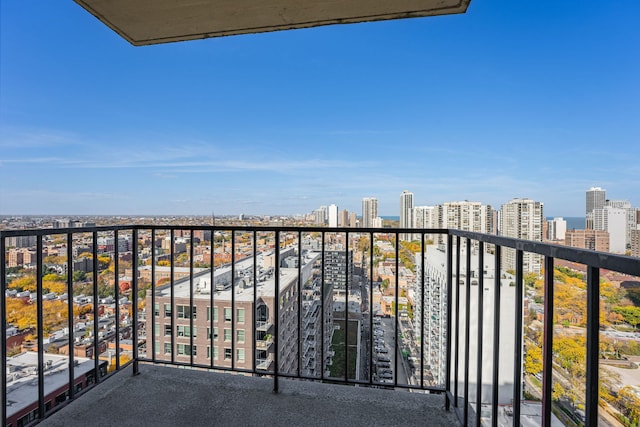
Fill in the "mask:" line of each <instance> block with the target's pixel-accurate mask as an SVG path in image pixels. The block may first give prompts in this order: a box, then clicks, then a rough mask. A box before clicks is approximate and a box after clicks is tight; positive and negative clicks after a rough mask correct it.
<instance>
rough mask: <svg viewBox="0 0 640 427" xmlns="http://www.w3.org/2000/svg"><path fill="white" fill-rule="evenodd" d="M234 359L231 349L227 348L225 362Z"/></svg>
mask: <svg viewBox="0 0 640 427" xmlns="http://www.w3.org/2000/svg"><path fill="white" fill-rule="evenodd" d="M232 357H233V353H231V349H230V348H225V349H224V360H231V358H232Z"/></svg>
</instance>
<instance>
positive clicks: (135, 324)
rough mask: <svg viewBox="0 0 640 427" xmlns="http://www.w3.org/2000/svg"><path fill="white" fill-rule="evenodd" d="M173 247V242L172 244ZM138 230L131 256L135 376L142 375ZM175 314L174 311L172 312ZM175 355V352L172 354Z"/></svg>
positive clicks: (134, 236)
mask: <svg viewBox="0 0 640 427" xmlns="http://www.w3.org/2000/svg"><path fill="white" fill-rule="evenodd" d="M171 243H172V245H173V242H171ZM138 249H139V248H138V229H137V228H134V229H133V253H132V254H131V271H132V272H133V277H132V278H131V294H132V295H131V304H132V305H131V312H132V317H133V319H132V321H133V322H132V326H133V331H132V332H131V335H132V337H133V375H138V374H139V373H140V371H139V366H138V345H139V343H138V268H139V266H138ZM171 312H172V313H173V310H171ZM172 354H173V352H172Z"/></svg>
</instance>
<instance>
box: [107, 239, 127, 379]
mask: <svg viewBox="0 0 640 427" xmlns="http://www.w3.org/2000/svg"><path fill="white" fill-rule="evenodd" d="M113 240H114V241H115V245H114V257H113V279H114V280H113V285H114V295H115V299H116V371H117V370H119V369H120V273H119V271H120V250H119V247H120V244H119V241H118V240H119V236H118V230H117V229H116V230H114V231H113ZM132 271H133V270H132ZM107 345H109V344H107Z"/></svg>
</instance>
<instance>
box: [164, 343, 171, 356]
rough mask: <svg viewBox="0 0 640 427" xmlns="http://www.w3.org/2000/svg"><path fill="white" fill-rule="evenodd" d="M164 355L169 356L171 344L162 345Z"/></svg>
mask: <svg viewBox="0 0 640 427" xmlns="http://www.w3.org/2000/svg"><path fill="white" fill-rule="evenodd" d="M164 354H171V343H170V342H166V343H164Z"/></svg>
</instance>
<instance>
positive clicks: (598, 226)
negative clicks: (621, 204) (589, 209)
mask: <svg viewBox="0 0 640 427" xmlns="http://www.w3.org/2000/svg"><path fill="white" fill-rule="evenodd" d="M628 221H629V218H628V209H623V208H614V207H612V206H604V207H603V208H600V209H594V210H593V229H594V230H602V231H606V232H608V233H609V251H610V252H613V253H618V254H624V253H625V252H626V250H627V241H628V240H630V239H629V235H628V233H627V229H628Z"/></svg>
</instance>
